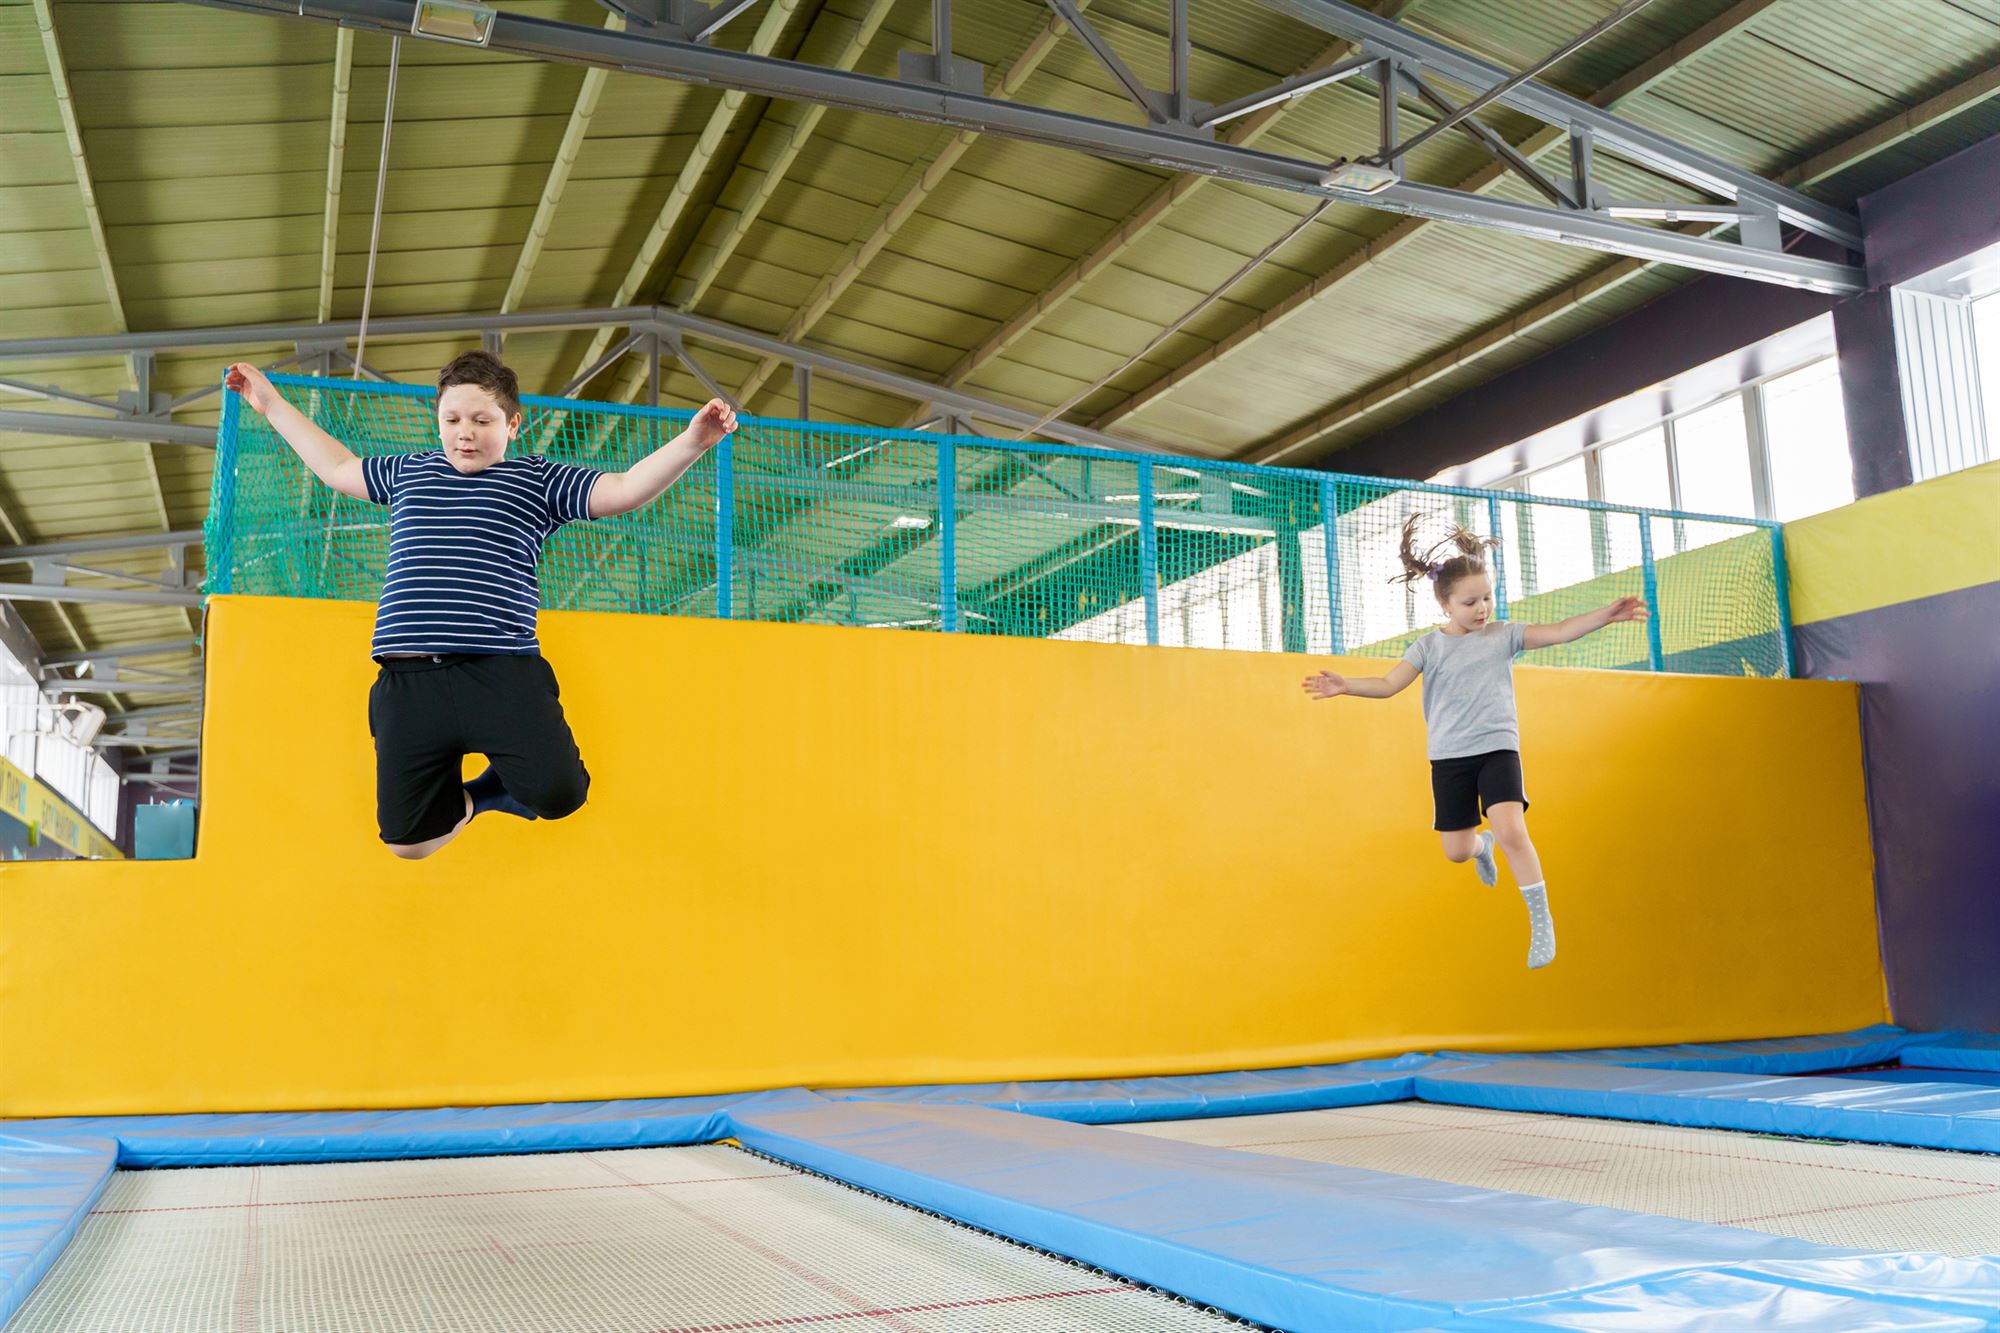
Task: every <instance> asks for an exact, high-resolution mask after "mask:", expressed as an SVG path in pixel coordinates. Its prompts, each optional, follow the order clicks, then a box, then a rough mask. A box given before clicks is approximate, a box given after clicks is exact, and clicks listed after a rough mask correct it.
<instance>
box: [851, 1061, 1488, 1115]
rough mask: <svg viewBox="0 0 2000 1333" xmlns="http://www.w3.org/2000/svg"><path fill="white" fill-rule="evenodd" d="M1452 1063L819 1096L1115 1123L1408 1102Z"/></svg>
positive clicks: (1313, 1067) (879, 1090) (1377, 1064)
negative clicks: (1418, 1082) (1426, 1072)
mask: <svg viewBox="0 0 2000 1333" xmlns="http://www.w3.org/2000/svg"><path fill="white" fill-rule="evenodd" d="M1448 1063H1449V1062H1441V1061H1437V1060H1433V1059H1432V1058H1430V1057H1429V1056H1425V1055H1400V1056H1397V1057H1396V1058H1395V1059H1393V1060H1361V1061H1356V1062H1355V1063H1352V1064H1343V1065H1310V1066H1306V1067H1303V1068H1296V1069H1260V1070H1250V1071H1247V1072H1243V1073H1234V1074H1187V1075H1181V1076H1179V1077H1172V1078H1127V1079H1094V1080H1086V1081H1077V1082H1067V1081H1052V1082H1046V1083H947V1084H936V1085H931V1086H924V1087H905V1088H841V1089H828V1088H822V1089H820V1090H819V1092H820V1095H821V1096H823V1097H825V1098H827V1099H828V1100H829V1101H868V1102H902V1103H909V1104H919V1105H968V1104H969V1105H974V1106H986V1107H991V1108H993V1109H995V1110H1000V1111H1022V1112H1025V1113H1027V1114H1028V1115H1039V1116H1046V1117H1048V1118H1049V1119H1052V1120H1069V1121H1073V1122H1075V1123H1078V1124H1091V1125H1115V1124H1131V1123H1134V1122H1138V1121H1145V1120H1194V1119H1198V1118H1201V1117H1204V1116H1222V1115H1268V1114H1271V1113H1274V1112H1278V1111H1319V1110H1324V1109H1326V1108H1327V1107H1332V1106H1370V1105H1374V1104H1376V1103H1378V1102H1400V1101H1408V1100H1409V1099H1410V1097H1411V1096H1412V1095H1413V1094H1412V1092H1411V1084H1410V1076H1411V1075H1412V1074H1414V1073H1416V1072H1417V1071H1418V1070H1421V1069H1430V1068H1434V1067H1436V1068H1443V1067H1448Z"/></svg>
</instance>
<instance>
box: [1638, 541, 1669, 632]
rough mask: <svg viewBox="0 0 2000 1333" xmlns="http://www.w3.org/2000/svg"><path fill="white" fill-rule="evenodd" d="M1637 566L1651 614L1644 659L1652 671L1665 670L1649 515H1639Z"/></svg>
mask: <svg viewBox="0 0 2000 1333" xmlns="http://www.w3.org/2000/svg"><path fill="white" fill-rule="evenodd" d="M1639 564H1640V568H1641V569H1642V570H1644V572H1645V589H1646V606H1647V609H1648V610H1649V611H1651V613H1652V614H1650V615H1648V616H1647V617H1646V658H1647V660H1648V661H1649V662H1651V663H1652V666H1653V670H1655V671H1665V670H1666V669H1667V655H1666V651H1665V648H1664V647H1663V645H1662V643H1661V639H1660V572H1659V567H1658V566H1656V565H1655V564H1654V563H1653V520H1652V517H1651V516H1650V515H1647V514H1641V515H1639Z"/></svg>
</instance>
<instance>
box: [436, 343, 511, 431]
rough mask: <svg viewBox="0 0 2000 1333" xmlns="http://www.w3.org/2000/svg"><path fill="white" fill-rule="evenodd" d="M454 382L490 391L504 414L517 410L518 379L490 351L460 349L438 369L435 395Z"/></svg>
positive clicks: (440, 394) (441, 394)
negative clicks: (448, 361) (461, 350)
mask: <svg viewBox="0 0 2000 1333" xmlns="http://www.w3.org/2000/svg"><path fill="white" fill-rule="evenodd" d="M454 384H476V385H478V386H479V387H480V388H482V389H484V390H486V392H488V393H490V394H492V395H493V399H494V401H495V402H497V403H499V404H500V406H501V408H502V409H503V410H504V411H505V412H506V413H507V415H508V416H510V417H511V416H514V415H516V414H517V413H519V412H520V410H521V381H520V380H519V379H517V378H516V377H515V375H514V372H513V371H511V370H509V369H507V367H506V366H504V365H502V364H501V363H500V358H499V357H497V356H495V355H493V354H492V353H491V352H460V353H459V354H458V355H457V356H455V357H453V358H452V359H451V364H450V365H448V366H446V367H445V368H444V369H443V370H440V371H439V372H438V396H439V397H440V398H442V397H443V396H444V391H445V390H446V389H449V388H450V387H451V386H452V385H454Z"/></svg>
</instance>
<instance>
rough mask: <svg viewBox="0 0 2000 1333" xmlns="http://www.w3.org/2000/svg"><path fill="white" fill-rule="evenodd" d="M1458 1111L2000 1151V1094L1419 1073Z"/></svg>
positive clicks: (1648, 1075)
mask: <svg viewBox="0 0 2000 1333" xmlns="http://www.w3.org/2000/svg"><path fill="white" fill-rule="evenodd" d="M1415 1077H1416V1092H1417V1096H1418V1097H1419V1098H1421V1099H1422V1100H1424V1101H1427V1102H1440V1103H1443V1104H1445V1105H1450V1106H1483V1107H1489V1108H1492V1109H1494V1110H1502V1111H1541V1112H1548V1113H1553V1114H1556V1115H1585V1116H1597V1117H1600V1118H1603V1119H1608V1120H1646V1121H1652V1122H1655V1123H1658V1124H1666V1125H1690V1126H1696V1127H1700V1128H1703V1129H1735V1130H1745V1131H1748V1132H1750V1133H1753V1134H1789V1135H1794V1136H1797V1137H1800V1138H1815V1139H1846V1140H1850V1141H1852V1142H1856V1143H1895V1144H1901V1145H1903V1146H1905V1147H1911V1148H1945V1149H1950V1150H1954V1151H1958V1152H2000V1089H1991V1088H1981V1087H1975V1086H1973V1085H1971V1084H1965V1083H1879V1082H1875V1081H1873V1080H1870V1079H1868V1078H1867V1077H1866V1076H1862V1077H1859V1078H1790V1077H1782V1076H1760V1075H1754V1074H1748V1075H1746V1074H1711V1073H1704V1072H1696V1071H1688V1070H1677V1069H1628V1068H1625V1067H1623V1066H1619V1065H1586V1064H1565V1063H1562V1062H1560V1061H1526V1060H1520V1061H1515V1060H1509V1061H1504V1062H1500V1063H1496V1064H1491V1065H1487V1066H1485V1067H1484V1068H1471V1067H1466V1068H1461V1069H1447V1070H1440V1071H1438V1072H1436V1073H1434V1074H1418V1075H1416V1076H1415Z"/></svg>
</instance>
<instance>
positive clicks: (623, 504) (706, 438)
mask: <svg viewBox="0 0 2000 1333" xmlns="http://www.w3.org/2000/svg"><path fill="white" fill-rule="evenodd" d="M735 429H736V409H735V408H733V407H731V406H730V405H729V404H728V403H725V402H723V401H722V400H721V399H720V398H711V399H709V400H708V402H707V404H706V405H705V406H703V408H702V409H701V411H699V412H697V413H695V414H694V420H693V421H690V422H688V426H687V429H686V430H684V431H682V432H681V433H680V434H678V435H676V436H674V438H673V439H671V440H668V441H667V442H666V443H665V444H663V445H661V446H660V447H659V448H657V449H655V450H653V452H652V453H650V454H647V455H646V456H645V457H644V458H642V459H640V460H639V461H638V462H636V463H634V464H633V465H632V466H631V467H630V468H628V469H626V470H625V471H623V472H607V473H605V474H604V475H603V476H601V477H599V478H598V479H597V481H596V482H595V483H594V484H592V486H591V488H590V516H591V517H592V518H608V517H610V516H611V515H612V514H628V513H630V512H632V511H633V510H634V509H639V508H642V507H643V506H645V505H649V504H651V503H652V502H653V501H654V500H656V499H658V498H659V496H660V494H661V493H662V492H664V491H665V490H666V489H667V487H669V486H671V485H673V484H674V483H675V482H677V481H679V480H680V479H681V474H682V473H683V472H686V471H687V470H688V469H689V468H691V467H693V466H694V464H695V460H696V459H698V458H700V457H701V456H702V455H703V454H705V453H707V452H708V451H709V450H710V449H711V448H712V447H714V445H715V443H716V441H718V440H720V439H721V438H722V437H723V436H725V435H727V434H729V433H730V432H732V431H734V430H735Z"/></svg>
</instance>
